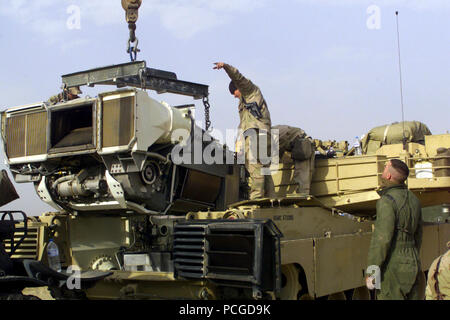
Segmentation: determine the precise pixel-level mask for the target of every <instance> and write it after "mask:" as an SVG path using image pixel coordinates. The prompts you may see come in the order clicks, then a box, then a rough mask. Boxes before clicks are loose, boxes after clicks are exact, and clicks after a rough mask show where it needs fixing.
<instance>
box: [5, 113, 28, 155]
mask: <svg viewBox="0 0 450 320" xmlns="http://www.w3.org/2000/svg"><path fill="white" fill-rule="evenodd" d="M25 132H26V115H20V116H13V117H9V118H7V122H6V143H7V144H6V153H7V154H8V157H9V158H19V157H24V156H25Z"/></svg>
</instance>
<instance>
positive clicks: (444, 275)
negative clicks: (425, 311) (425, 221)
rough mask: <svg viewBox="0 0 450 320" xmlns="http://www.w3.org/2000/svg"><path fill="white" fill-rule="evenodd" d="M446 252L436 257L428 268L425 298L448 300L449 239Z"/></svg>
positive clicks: (449, 296) (449, 289)
mask: <svg viewBox="0 0 450 320" xmlns="http://www.w3.org/2000/svg"><path fill="white" fill-rule="evenodd" d="M447 248H448V249H449V250H447V252H446V253H444V254H443V255H441V256H439V257H438V258H436V259H435V260H434V261H433V263H432V264H431V266H430V269H429V270H428V281H427V288H426V291H425V298H426V300H450V241H449V242H447Z"/></svg>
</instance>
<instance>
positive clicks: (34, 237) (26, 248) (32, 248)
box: [3, 227, 38, 259]
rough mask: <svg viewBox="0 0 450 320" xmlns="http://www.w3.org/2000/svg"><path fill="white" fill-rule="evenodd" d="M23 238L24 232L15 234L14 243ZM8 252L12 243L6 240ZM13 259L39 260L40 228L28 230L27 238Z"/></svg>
mask: <svg viewBox="0 0 450 320" xmlns="http://www.w3.org/2000/svg"><path fill="white" fill-rule="evenodd" d="M21 236H23V232H16V233H14V243H16V242H18V241H19V240H20V238H21ZM3 243H4V245H5V250H6V252H8V253H9V252H10V250H11V241H10V240H4V241H3ZM11 258H14V259H15V258H17V259H37V258H38V228H30V227H29V228H28V234H27V237H26V238H25V239H24V241H23V242H22V243H21V244H20V246H19V248H18V249H17V250H16V252H15V253H14V254H13V255H12V257H11Z"/></svg>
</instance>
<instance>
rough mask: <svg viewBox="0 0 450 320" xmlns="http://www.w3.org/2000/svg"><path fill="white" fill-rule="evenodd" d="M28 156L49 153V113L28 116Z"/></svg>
mask: <svg viewBox="0 0 450 320" xmlns="http://www.w3.org/2000/svg"><path fill="white" fill-rule="evenodd" d="M26 139H27V145H26V155H27V156H34V155H38V154H44V153H46V152H47V112H45V111H44V112H37V113H32V114H27V137H26Z"/></svg>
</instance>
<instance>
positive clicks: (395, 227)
mask: <svg viewBox="0 0 450 320" xmlns="http://www.w3.org/2000/svg"><path fill="white" fill-rule="evenodd" d="M408 175H409V169H408V166H407V165H406V164H405V163H404V162H402V161H400V160H398V159H392V160H390V161H388V162H387V163H386V166H385V168H384V171H383V174H382V175H381V178H382V180H383V182H384V184H385V187H384V188H383V189H382V190H381V191H380V192H379V193H380V195H381V198H380V199H379V200H378V202H377V218H376V222H375V230H374V232H373V235H372V241H371V243H370V249H369V257H368V265H369V266H370V267H378V268H379V270H380V272H381V274H380V275H381V283H380V287H379V289H380V290H378V291H377V297H378V299H379V300H418V299H421V298H423V292H420V289H419V287H420V276H421V270H420V258H419V252H420V246H421V243H422V209H421V206H420V202H419V199H417V197H416V196H415V195H414V194H413V193H412V192H411V191H409V190H408V188H407V186H406V185H405V184H404V182H405V181H406V179H407V178H408ZM374 279H375V277H374V276H373V275H371V276H368V277H367V278H366V285H367V287H368V288H369V289H371V290H373V289H374V288H375V284H374Z"/></svg>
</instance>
